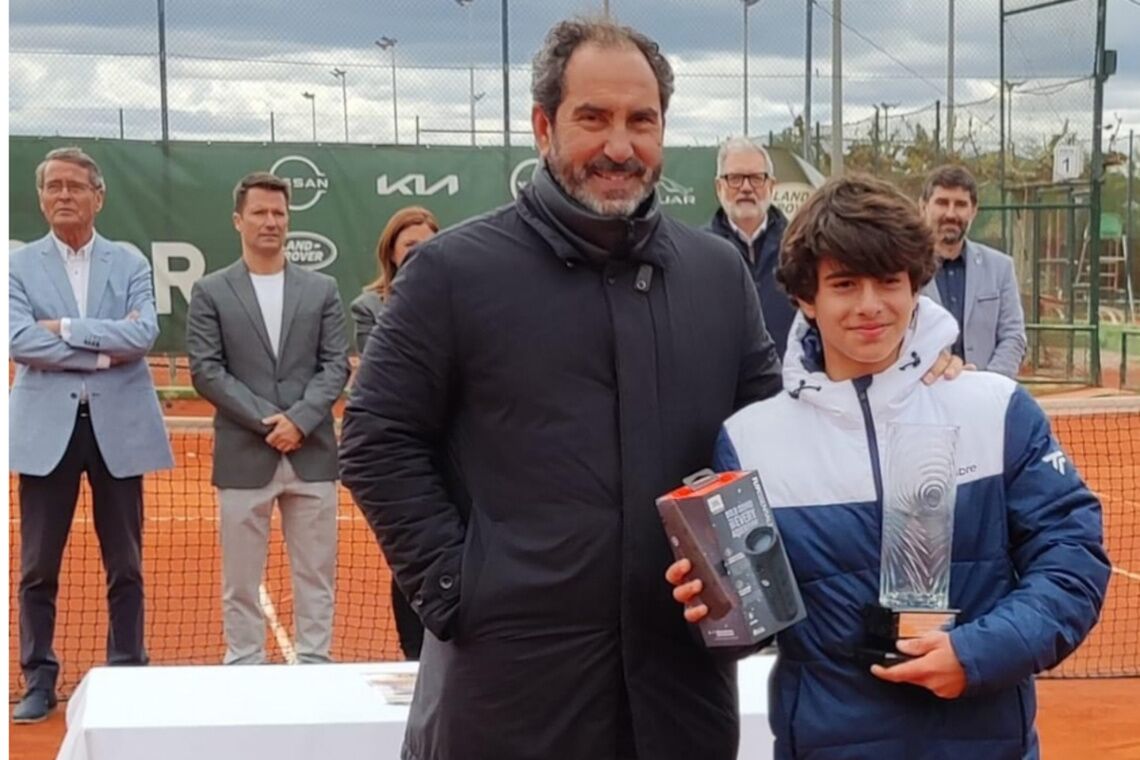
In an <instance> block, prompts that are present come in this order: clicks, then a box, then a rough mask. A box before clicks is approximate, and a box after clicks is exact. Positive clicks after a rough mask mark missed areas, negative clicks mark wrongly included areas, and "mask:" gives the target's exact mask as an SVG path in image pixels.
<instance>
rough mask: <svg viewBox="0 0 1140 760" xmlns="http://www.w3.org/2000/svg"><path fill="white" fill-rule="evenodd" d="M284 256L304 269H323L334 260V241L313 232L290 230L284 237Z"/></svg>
mask: <svg viewBox="0 0 1140 760" xmlns="http://www.w3.org/2000/svg"><path fill="white" fill-rule="evenodd" d="M285 258H287V259H289V261H291V262H293V263H294V264H296V265H298V266H302V267H304V268H305V269H324V268H325V267H327V266H328V265H329V264H331V263H333V262H334V261H336V243H334V242H333V241H331V240H329V239H328V238H327V237H325V236H324V235H318V234H317V233H315V232H300V231H298V232H290V233H289V234H288V235H287V236H286V238H285Z"/></svg>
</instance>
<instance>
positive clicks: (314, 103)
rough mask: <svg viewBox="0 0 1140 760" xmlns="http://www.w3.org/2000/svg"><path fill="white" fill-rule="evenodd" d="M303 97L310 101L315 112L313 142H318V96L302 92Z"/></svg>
mask: <svg viewBox="0 0 1140 760" xmlns="http://www.w3.org/2000/svg"><path fill="white" fill-rule="evenodd" d="M301 97H303V98H305V100H308V101H309V105H310V106H311V107H312V111H313V142H316V141H317V96H316V93H312V92H302V93H301Z"/></svg>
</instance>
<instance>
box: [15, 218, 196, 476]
mask: <svg viewBox="0 0 1140 760" xmlns="http://www.w3.org/2000/svg"><path fill="white" fill-rule="evenodd" d="M132 311H134V312H138V315H139V316H138V319H136V320H131V319H127V315H128V314H130V313H131V312H132ZM63 317H68V318H70V320H71V330H70V336H69V339H68V340H64V339H63V338H62V337H61V336H59V335H56V334H54V333H52V332H51V331H49V330H46V329H44V328H43V327H40V326H39V325H38V324H36V323H37V322H38V321H39V320H41V319H61V318H63ZM8 319H9V324H8V346H9V350H10V351H11V358H12V361H13V362H15V363H16V379H15V382H14V383H13V384H12V392H11V395H9V397H8V408H9V412H10V414H11V417H10V418H9V420H8V451H9V461H8V466H9V467H10V468H11V469H12V470H14V471H16V472H19V473H23V474H25V475H47V474H49V473H50V472H51V471H52V470H54V469H55V467H56V465H57V464H59V461H60V459H62V458H63V454H64V452H65V451H66V450H67V444H68V442H69V441H70V440H71V433H72V430H73V429H74V428H75V419H76V410H77V408H78V406H79V397H80V394H81V393H82V391H83V388H84V387H86V389H87V396H88V404H89V405H90V407H91V426H92V428H93V429H94V431H95V440H96V441H97V442H98V444H99V452H100V453H101V454H102V455H103V460H104V461H105V462H106V463H107V469H108V470H110V472H111V474H112V475H114V476H115V477H117V478H127V477H134V476H136V475H142V474H143V473H145V472H151V471H153V470H162V469H167V468H170V467H173V466H174V460H173V457H172V456H171V453H170V441H169V440H168V439H167V436H166V427H165V426H164V425H163V422H162V410H161V408H160V407H159V404H158V397H157V396H156V395H155V392H154V383H153V381H152V380H151V376H150V370H149V369H148V368H147V364H146V354H147V351H149V350H150V348H151V346H153V345H154V341H155V338H157V337H158V318H157V317H156V316H155V311H154V286H153V282H152V279H151V273H150V264H149V263H147V260H146V259H145V258H143V257H142V256H140V255H139V254H138V253H137V252H134V251H129V250H127V249H126V248H123V247H121V246H118V245H115V244H114V243H112V242H111V241H109V240H107V239H105V238H103V237H101V236H99V235H96V236H95V243H94V245H93V246H92V249H91V262H90V272H89V278H88V284H87V315H86V316H85V317H84V318H80V316H79V305H78V304H77V303H76V301H75V294H74V293H73V292H72V290H71V283H70V281H69V280H68V279H67V270H66V268H65V267H64V264H63V259H62V258H61V257H60V254H59V250H58V249H57V248H56V246H55V242H54V241H53V240H52V237H51V235H48V236H46V237H43V238H41V239H40V240H37V241H36V242H34V243H31V244H30V245H26V246H24V247H23V248H20V249H19V250H17V251H15V252H13V253H12V254H11V256H10V257H9V273H8ZM101 353H102V354H107V355H108V356H110V357H111V358H112V359H114V360H115V361H116V363H115V364H114V365H113V366H111V367H110V368H108V369H104V370H97V369H96V363H97V362H98V357H99V354H101Z"/></svg>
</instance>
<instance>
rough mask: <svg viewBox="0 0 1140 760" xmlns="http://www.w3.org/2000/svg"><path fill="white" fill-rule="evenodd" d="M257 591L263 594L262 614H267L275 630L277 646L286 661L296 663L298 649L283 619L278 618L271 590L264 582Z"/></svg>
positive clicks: (272, 628) (267, 619)
mask: <svg viewBox="0 0 1140 760" xmlns="http://www.w3.org/2000/svg"><path fill="white" fill-rule="evenodd" d="M257 591H258V594H259V595H260V596H261V614H263V615H265V620H266V622H268V623H269V627H270V629H271V630H272V631H273V637H274V638H275V639H277V646H278V647H279V648H280V649H281V656H282V657H284V658H285V662H287V663H289V664H290V665H296V664H297V650H295V649H293V642H292V641H290V640H289V632H288V631H286V630H285V626H283V625H281V621H280V620H278V619H277V610H276V608H274V606H273V600H272V599H270V598H269V590H268V589H267V588H265V584H264V583H262V584H261V585H260V586H258V587H257Z"/></svg>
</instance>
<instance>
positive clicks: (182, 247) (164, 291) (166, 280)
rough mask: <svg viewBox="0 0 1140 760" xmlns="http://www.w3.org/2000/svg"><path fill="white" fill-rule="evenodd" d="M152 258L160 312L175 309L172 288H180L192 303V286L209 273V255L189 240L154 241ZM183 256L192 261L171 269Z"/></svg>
mask: <svg viewBox="0 0 1140 760" xmlns="http://www.w3.org/2000/svg"><path fill="white" fill-rule="evenodd" d="M150 251H151V255H152V256H151V260H152V261H153V262H154V302H155V310H156V311H157V312H158V313H159V314H171V313H173V311H174V308H173V306H172V300H173V299H172V298H171V293H170V291H171V290H173V289H174V288H178V290H180V291H181V292H182V297H183V298H184V299H186V303H190V289H191V288H192V287H194V283H195V282H197V281H198V280H199V279H201V277H202V275H204V274H206V257H205V256H204V255H203V254H202V252H201V251H200V250H198V249H197V248H196V247H194V246H192V245H190V244H189V243H152V244H151V246H150ZM173 259H183V260H185V261H187V262H189V266H188V267H186V269H184V270H180V271H177V272H175V271H171V269H170V262H171V260H173Z"/></svg>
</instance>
